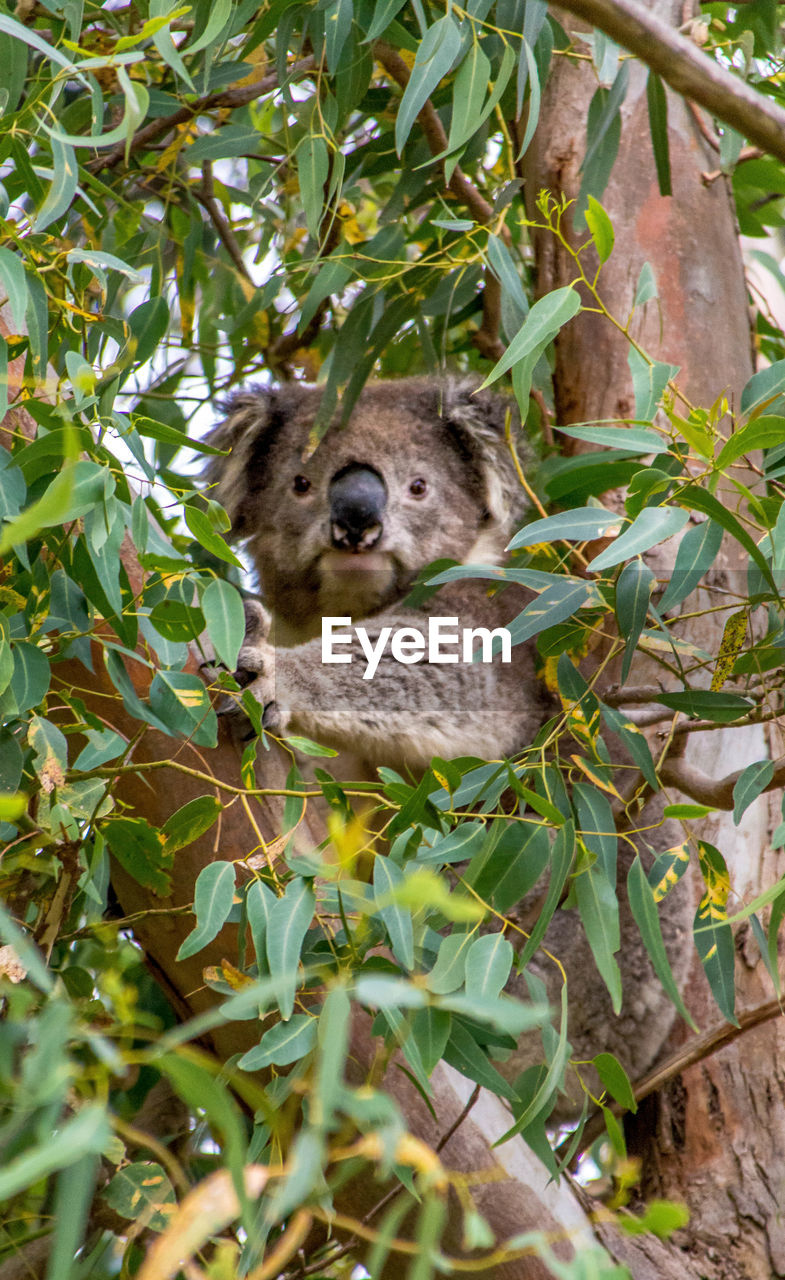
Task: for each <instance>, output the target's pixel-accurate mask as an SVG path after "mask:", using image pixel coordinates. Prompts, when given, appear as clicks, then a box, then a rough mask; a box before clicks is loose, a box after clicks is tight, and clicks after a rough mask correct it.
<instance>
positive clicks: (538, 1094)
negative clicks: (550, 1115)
mask: <svg viewBox="0 0 785 1280" xmlns="http://www.w3.org/2000/svg"><path fill="white" fill-rule="evenodd" d="M568 1021H569V1005H568V993H567V983H566V982H564V983H563V984H562V989H561V1015H560V1020H559V1039H558V1041H557V1043H556V1047H555V1049H554V1051H553V1056H552V1057H551V1060H550V1062H549V1063H548V1070H547V1071H546V1073H545V1076H544V1077H543V1080H542V1082H541V1084H540V1085H539V1086H538V1087H537V1089H536V1090H535V1092H534V1095H533V1097H532V1098H530V1100H529V1102H528V1103H527V1105H526V1106H525V1107H524V1108H523V1110H522V1111H521V1112H520V1114H518V1115H516V1118H515V1124H514V1125H513V1126H512V1128H511V1129H508V1130H507V1131H506V1133H503V1134H502V1136H501V1138H498V1139H497V1140H496V1142H495V1143H494V1146H501V1144H502V1143H503V1142H508V1141H509V1139H510V1138H514V1137H515V1135H516V1134H518V1133H522V1132H523V1131H524V1130H525V1129H526V1128H527V1127H528V1125H530V1124H531V1122H532V1121H533V1120H534V1118H535V1117H536V1116H538V1115H540V1113H541V1112H543V1110H544V1108H545V1106H546V1104H547V1103H548V1102H549V1101H550V1099H551V1098H552V1097H553V1095H554V1094H555V1092H556V1090H557V1089H558V1088H559V1086H560V1084H561V1081H562V1078H563V1076H564V1068H565V1066H566V1065H567V1058H568V1055H569V1051H570V1046H569V1041H568V1039H567V1027H568ZM508 1244H509V1242H508Z"/></svg>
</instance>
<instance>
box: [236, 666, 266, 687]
mask: <svg viewBox="0 0 785 1280" xmlns="http://www.w3.org/2000/svg"><path fill="white" fill-rule="evenodd" d="M260 671H261V669H260V668H256V669H254V668H253V667H251V666H245V665H242V666H239V667H238V668H237V670H236V671H233V672H232V675H233V676H234V678H235V680H236V681H237V683H238V684H239V686H240V688H241V689H247V688H248V686H249V684H253V682H254V680H258V678H259V675H260Z"/></svg>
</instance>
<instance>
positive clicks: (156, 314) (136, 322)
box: [128, 295, 171, 430]
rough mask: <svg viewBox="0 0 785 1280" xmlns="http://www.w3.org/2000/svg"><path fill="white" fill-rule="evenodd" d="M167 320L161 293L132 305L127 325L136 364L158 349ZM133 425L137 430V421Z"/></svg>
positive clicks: (167, 310)
mask: <svg viewBox="0 0 785 1280" xmlns="http://www.w3.org/2000/svg"><path fill="white" fill-rule="evenodd" d="M169 320H170V315H169V304H168V302H167V301H166V298H164V297H162V296H161V295H159V296H158V297H157V298H148V299H147V301H146V302H142V303H140V305H139V306H138V307H134V309H133V311H132V312H131V314H130V315H129V317H128V327H129V329H130V330H131V338H132V340H133V343H134V361H135V362H136V364H138V365H139V364H145V363H146V362H147V361H148V360H149V359H150V357H151V356H152V355H153V354H154V353H155V352H156V351H157V350H158V346H159V344H160V342H161V340H162V339H163V337H164V334H165V333H166V330H167V329H168V328H169ZM135 425H136V427H137V430H139V424H138V422H136V424H135ZM170 429H171V428H170Z"/></svg>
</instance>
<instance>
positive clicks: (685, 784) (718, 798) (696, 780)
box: [660, 756, 785, 809]
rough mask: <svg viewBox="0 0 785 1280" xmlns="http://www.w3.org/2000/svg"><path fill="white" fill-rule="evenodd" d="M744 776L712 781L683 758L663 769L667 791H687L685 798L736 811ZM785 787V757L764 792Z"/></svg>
mask: <svg viewBox="0 0 785 1280" xmlns="http://www.w3.org/2000/svg"><path fill="white" fill-rule="evenodd" d="M743 772H744V770H743V769H736V770H734V772H733V773H729V774H727V776H726V777H724V778H710V777H709V775H708V774H707V773H703V772H702V771H701V770H700V769H696V768H695V767H694V765H691V764H688V763H687V761H686V760H685V759H683V758H682V757H678V758H676V759H675V760H670V759H668V758H667V757H666V758H665V760H664V761H663V763H662V765H661V767H660V781H661V782H663V783H664V784H665V786H666V787H676V789H677V790H678V791H683V792H684V794H685V796H690V797H691V798H692V799H693V800H697V801H698V803H699V804H709V805H711V806H712V808H713V809H732V808H733V788H734V787H735V786H736V783H737V782H738V780H739V778H740V777H741V775H742V773H743ZM782 786H785V756H780V758H779V760H775V761H774V773H773V775H772V779H771V782H769V783H768V785H767V786H765V787H763V788H762V789H761V795H765V794H766V792H768V791H776V790H777V789H778V788H779V787H782Z"/></svg>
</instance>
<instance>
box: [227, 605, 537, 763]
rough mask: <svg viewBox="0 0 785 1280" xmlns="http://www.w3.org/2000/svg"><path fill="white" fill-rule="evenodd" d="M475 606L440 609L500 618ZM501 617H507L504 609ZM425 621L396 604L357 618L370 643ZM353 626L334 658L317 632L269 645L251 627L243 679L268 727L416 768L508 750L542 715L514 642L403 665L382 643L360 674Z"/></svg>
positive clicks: (471, 622)
mask: <svg viewBox="0 0 785 1280" xmlns="http://www.w3.org/2000/svg"><path fill="white" fill-rule="evenodd" d="M452 603H453V604H454V603H455V602H454V601H453V602H452ZM482 604H483V605H484V606H485V608H484V609H483V610H482V612H483V613H484V614H485V615H486V616H485V617H483V618H480V617H478V613H479V610H478V609H473V610H471V615H472V616H467V615H466V612H465V611H464V613H463V616H461V612H460V610H459V608H457V607H456V608H453V607H451V606H450V604H449V603H448V602H447V601H445V602H442V601H441V600H440V601H439V609H438V612H439V616H452V617H456V616H457V617H459V624H458V630H459V631H460V630H461V629H462V628H464V627H479V626H485V627H489V628H491V629H492V628H493V627H495V626H498V625H500V623H499V622H498V621H497V620H496V618H494V617H493V616H491V617H488V616H487V615H488V614H489V613H490V614H491V615H493V614H494V613H496V612H497V611H496V610H494V609H489V608H488V605H489V602H488V601H487V600H485V599H483V600H482ZM513 612H514V610H513ZM505 616H506V619H507V620H509V617H510V610H509V608H508V609H507V610H505ZM427 623H428V619H427V616H426V615H425V614H422V613H419V612H417V611H414V610H403V609H401V608H398V609H392V610H388V611H386V612H384V613H380V614H378V615H376V616H375V617H374V618H372V619H366V620H365V621H364V622H361V623H359V624H358V625H360V626H362V627H364V628H365V630H366V632H367V635H368V640H369V642H370V644H371V645H373V646H374V647H376V645H377V644H378V642H379V638H380V636H381V635H382V634H383V631H384V629H385V628H390V629H391V631H392V632H394V631H396V630H398V629H400V628H403V627H413V628H416V629H417V630H419V631H421V632H427ZM347 631H348V628H347ZM352 634H353V640H352V644H351V646H349V645H348V644H347V645H342V646H340V648H339V647H338V646H336V647H335V652H336V653H338V652H341V653H346V654H348V653H350V654H351V657H352V661H351V662H348V663H334V664H333V663H324V662H323V661H322V643H321V640H311V641H308V642H307V643H306V644H301V645H296V646H295V647H293V648H291V649H282V648H278V649H273V648H272V646H270V645H269V644H268V643H267V641H266V640H265V639H263V638H260V634H259V630H258V629H257V632H256V634H254V629H253V627H252V626H250V627H249V634H248V636H247V638H246V644H245V646H244V647H243V650H242V652H241V655H240V666H241V668H242V669H244V672H247V673H248V675H245V680H246V681H248V676H249V675H250V676H254V675H255V676H256V678H255V679H253V680H252V682H251V683H250V688H251V690H252V692H253V693H254V694H255V696H256V697H257V699H258V700H259V702H261V703H262V704H263V705H264V706H265V723H266V724H267V725H268V726H269V727H270V728H271V729H272V730H273V731H274V732H277V733H281V734H284V735H285V734H287V733H299V734H303V735H305V736H306V737H309V738H313V739H315V740H316V741H317V742H322V743H324V744H326V745H327V746H332V747H336V748H338V749H344V750H345V749H349V750H351V751H352V752H355V753H358V754H360V755H362V756H363V757H364V758H366V759H368V760H370V761H372V762H374V763H377V764H382V763H385V764H388V765H391V766H394V767H402V766H408V767H409V768H413V769H418V768H424V767H425V766H426V765H427V764H428V762H429V761H430V760H431V758H432V757H433V756H442V757H443V758H445V759H449V758H451V757H453V756H459V755H476V756H481V757H485V758H487V759H497V758H498V757H499V756H501V755H510V754H512V753H513V752H515V751H516V750H519V749H520V748H521V747H523V746H525V745H527V743H528V742H530V741H531V739H532V738H533V737H534V735H535V733H536V731H537V729H538V727H539V725H540V723H541V722H542V720H543V719H544V712H543V707H542V704H541V700H540V695H539V692H538V683H537V680H536V677H535V674H534V669H533V663H532V657H531V653H530V651H529V649H528V648H527V647H526V646H523V645H519V646H514V647H513V649H512V661H511V662H510V663H502V662H501V660H500V657H499V656H497V657H496V659H495V660H494V661H493V662H492V663H484V662H472V663H465V664H464V663H462V662H459V663H445V664H433V663H427V662H425V661H421V662H418V663H412V664H403V663H400V662H398V661H396V659H395V658H394V657H393V656H392V654H391V652H390V646H389V642H388V643H387V644H386V645H385V648H384V650H383V655H382V657H381V659H380V660H379V663H378V666H377V668H376V671H375V673H374V675H373V677H372V678H371V679H364V678H363V676H364V673H365V672H366V670H367V663H366V657H365V655H364V653H363V650H362V648H361V646H360V644H359V643H358V641H357V638H356V635H354V632H352Z"/></svg>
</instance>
